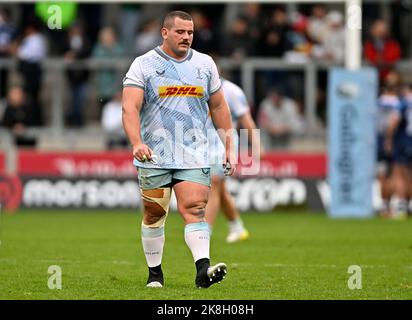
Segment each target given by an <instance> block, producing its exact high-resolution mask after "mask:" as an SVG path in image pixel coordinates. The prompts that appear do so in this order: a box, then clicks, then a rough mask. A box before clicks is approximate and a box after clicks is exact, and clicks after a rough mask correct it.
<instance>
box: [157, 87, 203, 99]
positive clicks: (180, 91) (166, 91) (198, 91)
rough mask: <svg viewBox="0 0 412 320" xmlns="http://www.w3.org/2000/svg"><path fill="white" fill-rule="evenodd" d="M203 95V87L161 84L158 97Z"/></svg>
mask: <svg viewBox="0 0 412 320" xmlns="http://www.w3.org/2000/svg"><path fill="white" fill-rule="evenodd" d="M203 96H204V91H203V87H201V86H161V87H159V97H160V98H167V97H194V98H202V97H203Z"/></svg>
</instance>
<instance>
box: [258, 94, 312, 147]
mask: <svg viewBox="0 0 412 320" xmlns="http://www.w3.org/2000/svg"><path fill="white" fill-rule="evenodd" d="M258 124H259V127H260V129H261V137H262V142H263V145H264V146H265V149H274V148H284V147H287V146H288V145H289V143H290V138H291V137H292V136H293V135H299V134H302V133H304V131H305V126H304V123H303V120H302V117H301V115H300V113H299V110H298V106H297V104H296V102H295V101H294V100H292V99H290V98H288V97H285V96H284V95H283V93H282V91H281V90H279V89H272V90H271V91H270V93H269V94H268V96H267V97H266V98H265V99H264V100H263V101H262V102H261V103H260V107H259V113H258Z"/></svg>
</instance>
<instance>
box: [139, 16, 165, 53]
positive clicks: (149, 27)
mask: <svg viewBox="0 0 412 320" xmlns="http://www.w3.org/2000/svg"><path fill="white" fill-rule="evenodd" d="M160 28H161V26H160V22H159V20H158V19H150V20H149V21H147V22H146V23H145V24H144V25H143V28H142V31H141V32H140V33H139V34H138V35H137V37H136V47H135V51H136V55H142V54H144V53H146V52H147V51H149V50H152V49H153V48H154V47H156V46H158V45H159V44H160V43H161V42H162V37H161V36H160V33H159V30H160Z"/></svg>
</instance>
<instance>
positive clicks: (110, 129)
mask: <svg viewBox="0 0 412 320" xmlns="http://www.w3.org/2000/svg"><path fill="white" fill-rule="evenodd" d="M101 121H102V122H101V125H102V128H103V130H104V132H105V135H106V147H107V149H114V148H117V147H123V148H124V147H127V145H128V140H127V138H126V135H125V133H124V130H123V123H122V93H121V92H120V91H119V92H117V93H116V94H115V95H114V97H113V99H111V100H110V101H109V102H107V103H106V104H105V105H104V106H103V110H102V119H101Z"/></svg>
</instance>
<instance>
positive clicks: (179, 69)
mask: <svg viewBox="0 0 412 320" xmlns="http://www.w3.org/2000/svg"><path fill="white" fill-rule="evenodd" d="M123 86H124V87H128V86H135V87H139V88H142V89H143V90H144V102H143V106H142V109H141V113H140V123H141V135H142V139H143V143H145V144H147V145H148V146H149V147H150V148H151V149H152V150H153V151H154V154H155V155H156V156H157V159H156V160H157V162H158V164H152V163H150V162H148V161H146V162H139V161H137V160H136V159H135V160H134V162H133V164H134V165H135V166H138V167H144V168H163V169H191V168H206V167H209V166H210V165H209V161H208V159H209V157H208V140H207V133H206V131H207V130H206V122H207V118H208V113H209V105H208V100H209V97H210V95H211V94H213V93H215V92H216V91H218V90H219V89H220V87H221V81H220V78H219V73H218V70H217V67H216V65H215V63H214V61H213V59H212V58H211V57H209V56H208V55H205V54H202V53H200V52H197V51H196V50H193V49H189V50H188V54H187V56H186V58H184V59H182V60H176V59H174V58H172V57H170V56H169V55H167V54H166V53H165V52H164V51H163V50H162V49H161V48H160V47H156V48H155V49H153V50H151V51H149V52H147V53H146V54H144V55H142V56H139V57H137V58H136V59H135V60H134V61H133V63H132V65H131V66H130V69H129V71H128V72H127V73H126V76H125V77H124V79H123Z"/></svg>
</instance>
